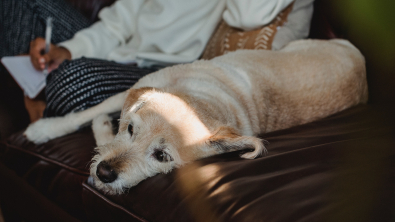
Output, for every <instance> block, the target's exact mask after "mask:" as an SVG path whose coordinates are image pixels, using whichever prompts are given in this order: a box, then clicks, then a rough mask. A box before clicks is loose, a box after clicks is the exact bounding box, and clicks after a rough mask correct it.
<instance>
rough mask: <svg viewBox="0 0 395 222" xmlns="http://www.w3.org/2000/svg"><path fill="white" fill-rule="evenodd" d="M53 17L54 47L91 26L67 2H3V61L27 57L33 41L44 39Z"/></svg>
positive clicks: (0, 30)
mask: <svg viewBox="0 0 395 222" xmlns="http://www.w3.org/2000/svg"><path fill="white" fill-rule="evenodd" d="M48 17H52V18H53V19H54V20H53V30H52V43H54V44H56V43H59V42H62V41H65V40H67V39H70V38H72V37H73V35H74V34H75V33H76V32H77V31H79V30H81V29H83V28H86V27H88V26H90V25H91V23H90V22H89V20H88V19H87V18H85V17H84V16H83V15H82V14H81V13H79V12H78V11H77V10H76V9H74V8H73V7H72V6H71V5H69V4H68V3H67V2H65V1H64V0H18V1H15V0H2V1H0V33H1V34H0V57H3V56H14V55H20V54H26V53H28V52H29V45H30V41H32V40H34V39H36V38H37V37H44V35H45V24H46V19H47V18H48Z"/></svg>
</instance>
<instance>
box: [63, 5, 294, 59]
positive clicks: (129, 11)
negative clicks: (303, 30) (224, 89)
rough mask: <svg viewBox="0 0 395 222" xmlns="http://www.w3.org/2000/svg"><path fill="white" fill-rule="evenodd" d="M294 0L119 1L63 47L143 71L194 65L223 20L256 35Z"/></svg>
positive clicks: (76, 55) (101, 12)
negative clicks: (132, 64)
mask: <svg viewBox="0 0 395 222" xmlns="http://www.w3.org/2000/svg"><path fill="white" fill-rule="evenodd" d="M292 1H293V0H118V1H116V2H115V3H114V4H113V5H112V6H110V7H107V8H104V9H102V10H101V11H100V13H99V18H100V21H98V22H96V23H95V24H93V25H92V26H91V27H89V28H87V29H84V30H81V31H79V32H77V33H76V34H75V35H74V37H73V38H72V39H70V40H68V41H65V42H62V43H60V44H59V45H60V46H63V47H65V48H67V49H68V50H69V51H70V52H71V55H72V58H73V59H75V58H79V57H81V56H85V57H91V58H100V59H107V60H114V61H116V62H121V63H131V62H137V63H138V65H139V66H150V65H153V64H156V65H170V64H175V63H187V62H192V61H194V60H196V59H197V58H199V56H200V55H201V54H202V52H203V50H204V48H205V46H206V43H207V42H208V40H209V38H210V37H211V34H212V33H213V32H214V30H215V28H216V26H217V24H218V22H219V21H220V20H221V17H222V18H223V19H224V20H225V22H227V23H228V24H229V25H230V26H233V27H237V28H241V29H244V30H251V29H254V28H257V27H260V26H263V25H265V24H268V23H269V22H270V21H271V20H272V19H274V18H275V17H276V15H277V14H278V13H279V12H280V11H282V10H283V9H284V8H285V7H287V6H288V5H289V4H290V3H291V2H292Z"/></svg>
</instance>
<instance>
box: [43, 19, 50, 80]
mask: <svg viewBox="0 0 395 222" xmlns="http://www.w3.org/2000/svg"><path fill="white" fill-rule="evenodd" d="M51 35H52V18H51V17H48V18H47V28H46V29H45V54H48V53H49V50H50V47H51ZM43 73H44V75H48V61H47V62H46V63H45V69H44V71H43Z"/></svg>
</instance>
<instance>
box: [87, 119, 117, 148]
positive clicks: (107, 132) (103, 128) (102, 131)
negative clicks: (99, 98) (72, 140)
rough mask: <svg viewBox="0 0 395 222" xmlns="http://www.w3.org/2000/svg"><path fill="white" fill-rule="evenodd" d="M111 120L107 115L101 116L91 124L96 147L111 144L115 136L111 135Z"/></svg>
mask: <svg viewBox="0 0 395 222" xmlns="http://www.w3.org/2000/svg"><path fill="white" fill-rule="evenodd" d="M111 121H112V119H111V118H110V117H109V116H108V115H107V114H103V115H100V116H98V117H96V118H95V119H93V122H92V131H93V135H94V137H95V140H96V145H97V146H101V145H104V144H107V143H109V142H111V141H112V140H113V139H114V137H115V135H114V134H113V125H112V123H111Z"/></svg>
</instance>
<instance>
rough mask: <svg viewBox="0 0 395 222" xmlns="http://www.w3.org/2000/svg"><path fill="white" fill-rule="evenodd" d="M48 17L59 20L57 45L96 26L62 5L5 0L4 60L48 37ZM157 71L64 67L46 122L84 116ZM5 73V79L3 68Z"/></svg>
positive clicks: (0, 5)
mask: <svg viewBox="0 0 395 222" xmlns="http://www.w3.org/2000/svg"><path fill="white" fill-rule="evenodd" d="M49 16H50V17H52V18H54V21H53V24H54V25H53V26H54V28H53V31H52V43H54V44H56V43H59V42H62V41H65V40H67V39H70V38H72V37H73V35H74V34H75V33H76V32H77V31H79V30H81V29H83V28H86V27H89V26H90V25H91V24H92V23H91V22H90V21H89V20H88V19H86V18H85V17H84V16H83V15H82V14H80V13H79V12H78V11H77V10H75V9H74V8H73V7H71V6H70V5H69V4H68V3H66V2H65V1H63V0H17V1H15V0H1V1H0V57H3V56H13V55H20V54H26V53H28V52H29V44H30V41H32V40H34V39H36V38H37V37H43V36H44V34H45V20H46V18H47V17H49ZM1 69H3V70H1ZM153 71H155V70H153V69H142V68H138V67H135V66H130V65H123V64H118V63H115V62H111V61H106V60H98V59H90V58H80V59H75V60H72V61H65V62H63V63H62V64H61V65H60V66H59V68H58V69H56V70H54V71H52V72H51V73H50V74H49V75H48V77H47V86H46V88H45V96H46V102H47V107H46V109H45V111H44V117H54V116H63V115H65V114H67V113H70V112H77V111H82V110H85V109H87V108H89V107H92V106H94V105H96V104H98V103H100V102H102V101H103V100H105V99H106V98H108V97H110V96H112V95H115V94H117V93H119V92H122V91H125V90H126V89H128V88H130V87H131V86H133V84H134V83H136V82H137V81H138V80H139V79H140V78H141V77H143V76H145V75H147V74H149V73H151V72H153ZM0 72H1V73H2V74H3V72H4V73H5V70H4V68H3V67H0Z"/></svg>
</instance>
